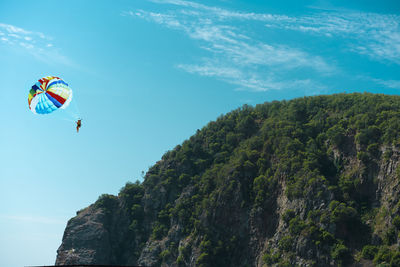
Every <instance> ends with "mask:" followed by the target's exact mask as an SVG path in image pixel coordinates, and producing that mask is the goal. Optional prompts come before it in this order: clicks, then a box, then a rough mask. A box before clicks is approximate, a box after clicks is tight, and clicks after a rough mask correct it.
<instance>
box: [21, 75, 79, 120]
mask: <svg viewBox="0 0 400 267" xmlns="http://www.w3.org/2000/svg"><path fill="white" fill-rule="evenodd" d="M71 100H72V90H71V88H69V87H68V84H67V83H66V82H64V81H63V80H62V79H60V78H59V77H55V76H47V77H44V78H42V79H40V80H39V81H38V82H37V83H36V84H34V85H33V86H32V89H31V90H30V91H29V95H28V104H29V109H30V110H31V111H32V112H33V113H35V114H49V113H52V112H53V111H55V110H57V109H59V108H61V109H65V108H66V107H68V105H69V103H70V102H71Z"/></svg>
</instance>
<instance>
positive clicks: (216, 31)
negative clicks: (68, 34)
mask: <svg viewBox="0 0 400 267" xmlns="http://www.w3.org/2000/svg"><path fill="white" fill-rule="evenodd" d="M163 3H170V4H176V5H180V6H183V7H190V8H196V9H197V10H194V11H193V10H186V9H184V10H180V11H174V12H167V13H155V12H149V11H144V10H137V11H129V12H124V13H123V15H124V16H125V15H129V16H132V17H135V18H141V19H145V20H147V21H150V22H154V23H157V24H160V25H163V26H165V27H167V28H170V29H174V30H179V31H182V32H184V33H185V34H186V35H187V36H188V37H190V38H191V39H193V40H197V41H199V45H200V47H201V48H202V49H204V50H207V51H209V52H210V55H209V57H208V58H206V59H205V60H203V61H206V63H204V62H203V63H200V64H199V63H197V64H178V68H180V69H182V70H185V71H187V72H189V73H196V74H199V75H202V76H208V77H215V78H217V79H220V80H223V81H226V82H228V83H231V84H236V85H239V86H240V87H241V88H248V89H250V90H254V91H266V90H271V89H282V88H284V87H285V86H289V87H293V86H294V85H299V86H304V85H306V84H307V85H310V84H312V83H310V82H307V83H305V82H304V81H306V80H307V79H299V80H296V79H294V81H291V82H285V81H283V80H282V78H277V77H278V76H279V75H275V76H274V78H271V77H272V76H271V75H268V78H260V77H258V76H257V75H259V73H275V72H278V73H279V72H286V71H294V70H295V69H298V68H303V69H307V71H312V72H317V73H319V74H323V75H329V74H331V73H333V72H335V71H336V68H335V66H332V65H331V64H329V63H328V62H326V61H325V60H324V59H323V58H322V57H320V56H314V55H312V54H309V53H307V52H305V51H303V50H301V49H299V48H293V47H290V46H286V45H277V44H269V43H265V42H263V41H262V40H259V39H257V38H254V37H253V38H252V37H250V36H248V35H247V34H246V29H243V28H242V27H240V26H233V25H232V24H231V23H226V22H224V21H223V20H222V18H223V19H227V18H228V17H235V18H240V19H243V18H247V17H251V16H256V17H260V18H263V19H271V18H270V16H267V15H265V16H261V15H259V14H253V13H251V14H247V15H246V14H244V13H236V12H228V11H224V10H222V9H219V8H213V7H207V6H205V5H202V4H197V3H194V2H188V1H179V0H178V1H175V0H172V1H164V2H163ZM210 11H211V15H210V13H209V12H210ZM215 14H217V15H216V16H215ZM216 58H217V59H218V62H217V63H216V62H215V59H216ZM210 62H212V63H210ZM217 66H218V67H217ZM256 74H257V75H256ZM280 76H282V75H280ZM299 81H302V82H299Z"/></svg>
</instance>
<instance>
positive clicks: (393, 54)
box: [152, 0, 400, 64]
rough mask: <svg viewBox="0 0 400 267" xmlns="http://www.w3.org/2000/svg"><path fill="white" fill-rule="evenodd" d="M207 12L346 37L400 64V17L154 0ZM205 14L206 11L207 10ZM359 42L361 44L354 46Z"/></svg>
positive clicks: (364, 51) (375, 55)
mask: <svg viewBox="0 0 400 267" xmlns="http://www.w3.org/2000/svg"><path fill="white" fill-rule="evenodd" d="M152 1H153V2H156V3H162V4H171V5H177V6H180V7H186V8H192V9H195V10H200V11H203V12H207V16H210V17H212V18H213V19H214V20H216V21H220V20H250V21H258V22H264V23H265V26H266V27H269V28H278V29H285V30H295V31H300V32H303V33H309V34H319V35H323V36H326V37H333V38H344V39H345V40H347V41H348V42H347V44H348V48H349V50H350V51H353V52H356V53H359V54H363V55H367V56H369V57H370V58H371V59H374V60H384V61H389V62H394V63H396V64H400V16H399V15H392V14H377V13H365V12H352V11H343V10H341V11H335V10H333V11H331V12H323V13H316V14H312V15H308V16H297V17H296V16H286V15H276V14H262V13H253V12H236V11H231V10H227V9H222V8H218V7H211V6H206V5H203V4H199V3H196V2H191V1H182V0H165V1H160V0H152ZM203 14H204V13H203ZM354 43H356V44H357V45H354Z"/></svg>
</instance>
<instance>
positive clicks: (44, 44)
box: [0, 23, 75, 66]
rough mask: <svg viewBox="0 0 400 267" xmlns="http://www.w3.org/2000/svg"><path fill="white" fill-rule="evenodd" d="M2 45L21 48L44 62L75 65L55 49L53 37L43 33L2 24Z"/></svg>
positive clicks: (0, 33) (0, 41)
mask: <svg viewBox="0 0 400 267" xmlns="http://www.w3.org/2000/svg"><path fill="white" fill-rule="evenodd" d="M0 43H3V44H5V45H9V46H11V47H16V48H21V49H23V50H24V51H26V52H27V53H29V54H31V55H32V56H34V57H35V58H36V59H38V60H41V61H44V62H48V63H51V62H55V63H57V64H58V63H61V64H65V65H69V66H74V65H75V64H74V63H73V62H72V61H71V60H70V59H69V58H67V57H66V56H64V55H62V54H61V53H60V51H59V49H58V48H56V47H54V44H53V42H52V38H51V37H49V36H46V35H45V34H43V33H41V32H33V31H29V30H26V29H23V28H20V27H17V26H14V25H10V24H4V23H0ZM49 58H51V60H49Z"/></svg>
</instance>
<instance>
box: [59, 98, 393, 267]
mask: <svg viewBox="0 0 400 267" xmlns="http://www.w3.org/2000/svg"><path fill="white" fill-rule="evenodd" d="M399 159H400V97H398V96H385V95H373V94H338V95H332V96H317V97H305V98H300V99H295V100H291V101H281V102H271V103H264V104H261V105H257V106H256V107H250V106H243V107H242V108H240V109H238V110H234V111H232V112H230V113H228V114H226V115H224V116H221V117H220V118H218V119H217V120H216V121H214V122H210V123H209V124H208V125H207V126H205V127H204V128H203V129H201V130H198V131H197V133H196V134H195V135H193V136H192V137H190V139H189V140H186V141H185V142H184V143H183V144H182V145H178V146H177V147H175V148H174V149H173V150H171V151H169V152H167V153H166V154H165V155H164V156H163V157H162V159H161V160H160V161H159V162H157V163H156V164H155V165H154V166H153V167H151V168H150V169H149V171H148V172H147V173H146V175H145V178H144V181H143V182H142V183H139V182H136V183H127V184H126V185H125V187H123V188H122V189H121V191H120V193H119V195H118V196H112V195H102V196H100V197H99V199H98V201H97V202H96V203H94V204H93V205H91V206H89V207H87V208H85V209H83V210H81V211H79V212H78V213H77V215H76V217H74V218H72V219H71V220H70V221H69V222H68V225H67V227H66V229H65V233H64V237H63V241H62V244H61V246H60V248H59V249H58V255H57V261H56V264H57V265H62V264H118V265H145V266H294V265H298V266H347V265H355V266H356V265H360V266H362V265H364V266H372V265H378V264H387V265H389V264H390V265H392V266H400V253H399V250H398V249H399V242H400V238H399V237H398V235H399V233H400V232H399V230H400V198H399V190H400V188H399V181H400V180H399V179H400V165H399Z"/></svg>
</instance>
